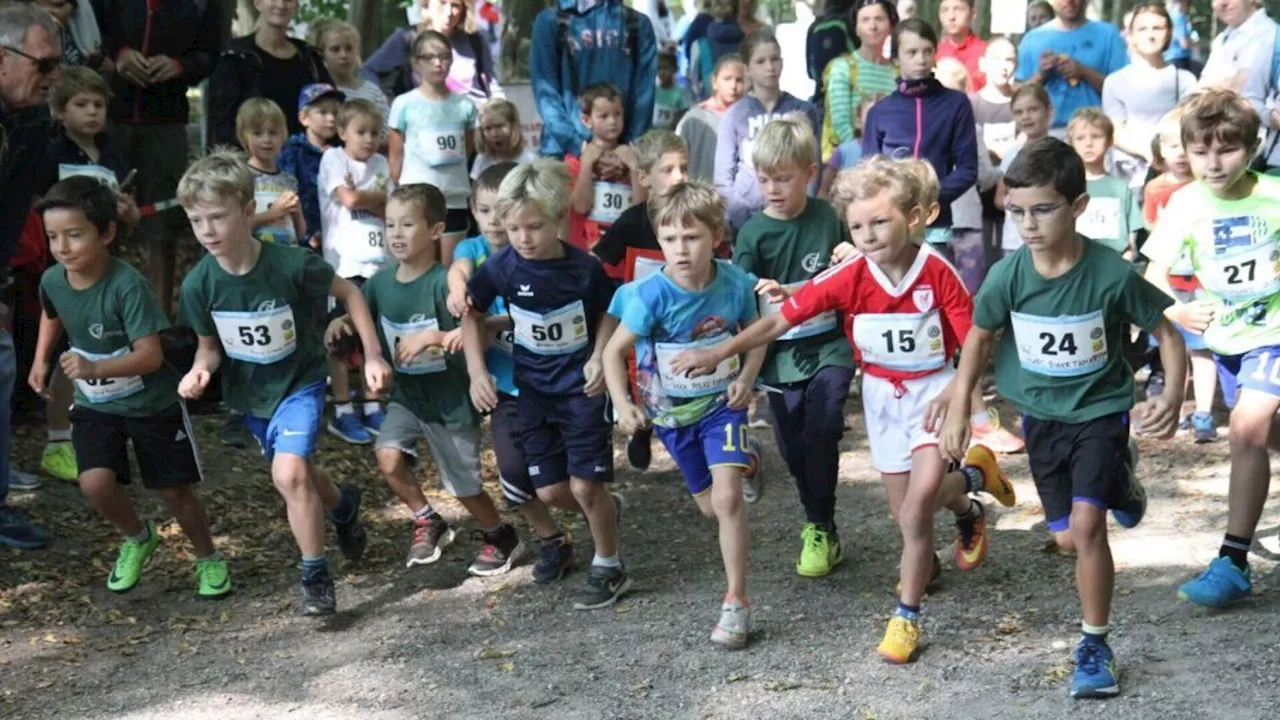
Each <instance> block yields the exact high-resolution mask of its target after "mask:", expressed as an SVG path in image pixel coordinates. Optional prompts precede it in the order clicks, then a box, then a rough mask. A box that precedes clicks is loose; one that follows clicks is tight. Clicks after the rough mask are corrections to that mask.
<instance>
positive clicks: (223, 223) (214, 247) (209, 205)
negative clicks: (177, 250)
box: [183, 195, 255, 257]
mask: <svg viewBox="0 0 1280 720" xmlns="http://www.w3.org/2000/svg"><path fill="white" fill-rule="evenodd" d="M183 209H184V210H186V211H187V219H188V220H190V221H191V231H192V232H193V233H194V234H195V236H196V240H199V241H200V244H201V245H203V246H204V249H205V250H208V251H209V254H210V255H212V256H214V257H221V256H223V255H226V254H227V253H228V252H230V251H231V250H233V249H235V248H238V247H240V246H241V245H242V244H243V243H244V242H245V241H246V240H248V239H249V238H250V237H252V234H251V233H250V231H249V227H250V226H249V220H250V219H251V218H252V217H253V214H254V212H255V210H254V203H253V202H252V201H250V202H249V204H248V205H241V204H240V200H239V199H237V198H235V197H233V196H230V195H228V196H225V197H220V198H204V199H200V200H197V201H196V202H195V203H192V204H191V205H189V206H186V207H184V208H183Z"/></svg>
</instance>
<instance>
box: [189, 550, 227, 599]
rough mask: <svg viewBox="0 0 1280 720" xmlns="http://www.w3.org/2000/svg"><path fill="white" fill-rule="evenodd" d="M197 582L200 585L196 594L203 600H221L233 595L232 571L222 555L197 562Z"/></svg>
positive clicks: (215, 555)
mask: <svg viewBox="0 0 1280 720" xmlns="http://www.w3.org/2000/svg"><path fill="white" fill-rule="evenodd" d="M196 580H197V581H198V582H199V584H200V587H199V589H198V590H197V591H196V594H197V595H199V596H200V597H201V598H202V599H205V600H220V599H222V598H224V597H226V596H228V595H230V594H231V571H230V570H228V569H227V561H226V558H224V557H222V556H221V555H218V554H214V555H213V556H212V557H207V558H205V559H204V560H196Z"/></svg>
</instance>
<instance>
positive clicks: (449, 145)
mask: <svg viewBox="0 0 1280 720" xmlns="http://www.w3.org/2000/svg"><path fill="white" fill-rule="evenodd" d="M418 150H419V151H420V152H421V153H422V157H423V159H424V160H426V161H427V164H428V165H430V166H432V167H438V166H441V165H457V164H458V163H461V162H466V159H467V133H466V130H464V129H463V128H461V127H452V128H428V129H426V130H422V131H420V132H419V133H418Z"/></svg>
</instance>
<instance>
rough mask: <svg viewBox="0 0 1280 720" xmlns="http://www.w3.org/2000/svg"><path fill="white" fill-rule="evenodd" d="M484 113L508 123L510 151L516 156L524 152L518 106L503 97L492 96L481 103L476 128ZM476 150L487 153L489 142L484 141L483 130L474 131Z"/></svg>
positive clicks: (480, 123) (481, 122)
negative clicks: (492, 97) (509, 128)
mask: <svg viewBox="0 0 1280 720" xmlns="http://www.w3.org/2000/svg"><path fill="white" fill-rule="evenodd" d="M486 115H492V116H494V117H497V118H500V119H501V120H502V121H503V122H505V123H507V124H508V125H510V126H511V150H512V152H513V153H515V155H517V156H519V155H520V153H522V152H524V132H523V131H522V130H521V128H520V108H518V107H516V104H515V103H513V102H511V101H510V100H507V99H505V98H494V99H492V100H490V101H488V102H486V103H485V104H484V105H481V106H480V112H479V113H477V115H476V129H477V130H478V129H479V128H480V126H482V125H484V118H485V116H486ZM476 151H477V152H482V153H484V154H486V155H488V154H489V143H488V142H486V141H485V139H484V133H483V132H477V133H476Z"/></svg>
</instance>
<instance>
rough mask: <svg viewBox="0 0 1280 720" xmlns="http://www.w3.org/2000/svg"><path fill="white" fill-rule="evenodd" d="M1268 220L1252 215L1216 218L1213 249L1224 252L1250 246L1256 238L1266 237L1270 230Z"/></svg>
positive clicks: (1214, 221)
mask: <svg viewBox="0 0 1280 720" xmlns="http://www.w3.org/2000/svg"><path fill="white" fill-rule="evenodd" d="M1268 230H1269V228H1268V227H1267V221H1266V220H1263V219H1262V218H1260V217H1255V216H1251V215H1239V216H1236V217H1225V218H1214V220H1213V250H1214V252H1216V253H1222V252H1225V251H1227V250H1230V249H1231V248H1241V247H1249V246H1250V245H1253V244H1254V238H1265V237H1267V236H1268V235H1269V234H1270V233H1269V232H1268Z"/></svg>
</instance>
